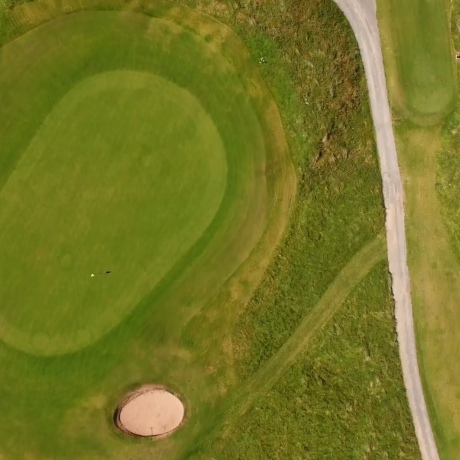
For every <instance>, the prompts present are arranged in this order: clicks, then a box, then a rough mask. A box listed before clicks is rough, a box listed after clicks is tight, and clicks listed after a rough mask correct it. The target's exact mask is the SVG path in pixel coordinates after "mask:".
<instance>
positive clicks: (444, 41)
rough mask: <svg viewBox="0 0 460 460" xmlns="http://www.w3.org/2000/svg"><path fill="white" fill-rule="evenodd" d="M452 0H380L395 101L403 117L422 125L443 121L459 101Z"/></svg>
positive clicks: (389, 79)
mask: <svg viewBox="0 0 460 460" xmlns="http://www.w3.org/2000/svg"><path fill="white" fill-rule="evenodd" d="M447 3H448V2H446V1H445V0H405V1H399V0H389V1H387V2H378V5H379V11H380V19H381V20H380V22H379V26H380V30H381V31H383V33H384V34H385V36H386V40H388V46H387V48H386V56H385V58H386V61H385V65H386V67H387V72H386V73H387V78H388V84H389V86H390V90H391V91H390V95H391V97H392V98H391V102H392V104H393V106H394V108H395V109H397V110H398V112H400V114H402V115H403V116H404V117H407V118H409V119H410V120H411V121H413V122H415V123H418V124H422V125H426V124H433V123H436V122H439V121H440V120H442V118H443V117H444V116H445V115H447V114H448V113H449V112H450V111H451V110H452V109H453V108H454V105H455V94H456V78H455V74H454V56H453V50H452V47H451V42H450V34H449V24H448V11H447ZM408 18H411V20H410V21H409V20H408Z"/></svg>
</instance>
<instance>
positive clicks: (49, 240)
mask: <svg viewBox="0 0 460 460" xmlns="http://www.w3.org/2000/svg"><path fill="white" fill-rule="evenodd" d="M95 128H96V129H97V132H95ZM114 128H115V129H114ZM85 133H88V134H89V133H93V134H91V135H85ZM226 173H227V166H226V157H225V150H224V146H223V144H222V141H221V139H220V136H219V133H218V131H217V129H216V127H215V125H214V123H213V122H212V120H211V119H210V117H209V115H208V114H207V113H206V112H205V111H204V109H203V108H202V106H201V105H200V103H199V101H198V100H197V99H196V98H195V97H194V96H193V95H192V94H190V93H189V92H188V91H186V90H184V89H182V88H179V87H178V86H177V85H175V84H173V83H171V82H169V81H167V80H165V79H163V78H159V77H156V76H154V75H151V74H147V73H141V72H132V71H115V72H106V73H102V74H98V75H96V76H94V77H90V78H88V79H85V80H83V81H82V82H81V83H79V84H78V85H76V86H75V87H74V88H73V89H72V90H71V91H70V92H69V93H67V94H66V96H65V97H63V98H62V99H61V100H60V101H59V103H58V104H56V105H55V107H54V108H53V110H52V111H51V112H50V113H49V115H48V116H47V117H46V119H45V120H44V122H43V124H42V125H41V127H40V129H39V130H38V132H37V133H36V134H35V136H34V138H33V139H32V141H31V143H30V145H29V147H28V148H27V149H26V150H25V151H24V153H23V154H22V156H21V159H20V160H19V161H18V163H17V165H16V169H15V171H14V172H12V174H11V175H10V176H9V178H8V181H7V182H6V184H5V185H4V186H3V189H2V192H1V194H0V228H1V229H2V230H0V246H1V247H2V267H4V269H5V270H4V276H3V283H4V287H3V288H2V290H1V291H0V305H2V325H1V331H2V338H3V339H4V340H6V342H8V343H9V344H11V345H13V346H15V347H18V348H20V349H24V350H34V349H37V350H41V349H43V350H44V351H46V352H48V353H49V352H64V351H71V350H74V349H77V348H80V347H81V346H85V345H88V344H89V343H91V342H93V341H95V340H97V339H98V338H100V337H101V335H102V334H104V333H106V332H108V331H109V330H110V329H111V328H113V327H114V326H115V325H116V324H117V323H118V322H120V321H121V320H122V319H123V318H124V317H126V315H128V314H129V313H130V312H131V311H132V309H133V308H134V307H135V306H136V305H137V303H138V302H139V301H140V300H141V299H142V297H143V296H144V295H145V294H146V293H147V292H149V291H150V290H152V289H153V288H154V287H155V285H156V284H157V283H158V282H159V280H160V279H161V278H162V277H163V276H165V275H166V273H167V272H168V271H169V270H170V269H171V268H172V267H173V266H174V264H176V263H177V262H178V260H179V259H180V257H181V256H182V255H183V254H184V253H185V252H186V251H187V250H188V249H190V247H191V246H192V245H193V244H194V243H195V242H196V241H197V240H198V238H199V237H200V236H201V234H202V233H203V232H204V230H205V229H206V227H207V226H208V225H209V224H210V223H211V221H212V219H213V217H214V215H215V214H216V212H217V210H218V209H219V205H220V203H221V201H222V197H223V195H224V191H225V185H226ZM19 254H20V255H21V256H20V257H18V255H19ZM101 271H102V276H100V275H99V273H100V272H101ZM107 271H110V273H108V274H107V273H106V272H107ZM2 272H3V270H2ZM91 274H95V276H94V277H91ZM25 284H26V286H27V288H26V289H25ZM25 310H26V311H27V313H26V314H25Z"/></svg>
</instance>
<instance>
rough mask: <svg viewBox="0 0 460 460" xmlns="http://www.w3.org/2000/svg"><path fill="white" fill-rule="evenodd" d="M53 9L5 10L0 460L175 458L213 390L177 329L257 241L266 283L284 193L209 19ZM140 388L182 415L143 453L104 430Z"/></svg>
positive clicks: (248, 83)
mask: <svg viewBox="0 0 460 460" xmlns="http://www.w3.org/2000/svg"><path fill="white" fill-rule="evenodd" d="M113 6H116V5H113ZM55 7H56V5H55V4H54V3H53V4H51V3H46V2H43V3H40V4H37V3H31V4H25V5H22V6H21V7H20V8H19V9H18V10H12V11H10V12H8V13H7V19H8V21H9V22H8V24H9V26H10V27H9V31H8V35H7V41H6V44H5V45H4V46H3V47H2V49H1V54H0V67H1V72H0V73H1V77H0V79H1V84H0V98H1V99H2V101H3V104H2V108H1V110H0V119H1V125H2V127H1V128H0V137H1V139H2V146H3V148H2V156H1V160H0V171H1V174H0V185H1V195H0V202H1V209H2V210H1V217H0V220H1V222H2V231H1V234H0V240H1V247H2V254H1V255H2V257H1V262H0V264H1V271H2V273H4V274H5V277H6V286H7V287H6V288H5V289H2V291H1V305H2V310H1V318H2V325H1V335H2V344H1V347H0V361H1V363H2V364H1V366H2V379H1V383H0V385H1V387H2V391H3V392H4V395H5V398H2V402H1V410H2V413H3V414H4V416H3V417H2V420H3V422H2V429H3V430H4V431H3V433H2V434H1V435H0V438H1V441H0V444H1V446H2V447H1V451H0V452H1V454H2V455H4V456H6V457H7V458H21V457H24V456H27V455H34V456H40V458H47V457H49V456H53V457H54V456H57V457H58V458H101V457H102V458H103V457H107V458H126V452H127V451H128V452H129V455H130V457H131V458H133V457H134V458H145V456H146V455H147V454H148V453H149V452H150V451H151V450H152V449H154V450H155V452H159V453H160V455H168V456H174V455H176V454H177V451H178V449H179V448H180V446H181V445H182V444H183V443H186V442H190V440H193V437H194V430H195V429H196V427H197V426H200V424H204V423H206V420H207V419H210V418H211V419H212V417H213V411H212V407H213V404H214V401H215V399H216V398H218V397H219V391H220V388H219V387H217V386H216V385H215V384H214V382H213V381H212V379H210V378H209V377H208V376H207V375H206V370H205V369H204V368H203V367H202V363H201V362H198V360H197V356H195V355H194V354H193V353H190V352H188V351H187V350H186V349H185V348H183V347H181V344H180V340H179V338H180V336H181V333H182V329H183V328H184V326H185V324H186V323H187V322H188V320H189V319H190V317H191V316H193V315H194V314H196V312H197V311H199V310H200V308H202V306H203V304H205V303H206V302H207V301H208V300H209V299H210V298H212V296H213V295H215V293H216V292H217V291H218V289H219V288H220V287H221V285H222V284H224V283H225V282H226V280H227V279H228V278H229V277H230V276H231V275H232V273H233V272H234V271H235V270H236V269H237V268H239V267H240V266H241V264H242V263H243V262H244V261H245V260H246V259H247V258H248V255H249V254H250V252H251V251H252V250H253V249H254V247H255V246H257V248H258V250H259V251H261V252H263V253H264V255H263V256H259V257H258V259H257V263H258V266H257V267H255V268H252V269H251V270H252V271H254V273H256V272H257V271H258V270H259V271H261V270H263V268H264V260H265V259H267V258H268V257H269V256H270V252H271V250H272V247H273V246H274V245H276V242H277V240H278V239H279V235H280V234H281V231H282V229H283V227H284V223H285V222H286V219H287V216H288V212H287V211H288V207H289V203H290V202H291V200H292V197H293V193H294V192H295V180H294V176H293V172H292V166H291V164H290V160H289V157H288V155H287V147H286V143H285V140H284V133H283V130H282V126H281V123H280V120H279V115H278V112H277V110H276V106H275V105H274V103H273V102H272V101H271V97H270V94H269V93H268V91H267V89H266V88H265V85H264V83H263V82H262V80H261V79H260V76H259V75H258V73H257V69H256V66H255V64H252V63H251V62H250V61H249V60H248V56H247V53H246V52H245V50H244V48H243V49H240V50H238V46H233V47H231V46H230V45H231V42H232V40H234V41H236V42H237V45H239V42H238V40H237V38H236V37H235V36H234V35H232V34H231V33H230V31H229V30H227V29H225V28H224V26H223V25H221V24H218V23H215V22H213V21H212V20H211V19H210V18H203V19H201V20H200V17H199V16H198V15H194V14H193V12H191V11H190V12H189V11H188V10H181V14H182V17H183V18H184V19H183V20H185V19H186V16H187V15H188V16H189V17H190V20H191V21H192V22H195V21H197V20H200V21H199V22H198V23H197V25H196V27H194V26H193V24H187V26H185V25H184V26H181V25H180V23H179V21H174V15H175V14H177V10H174V11H172V10H171V11H169V14H170V16H169V18H168V19H166V18H165V15H166V14H168V12H167V11H166V10H164V9H163V10H162V13H161V14H162V16H160V17H155V18H154V17H152V16H148V15H146V14H141V13H136V12H133V11H125V12H124V13H123V14H120V13H118V12H116V11H84V12H81V13H79V12H76V13H75V14H67V15H63V14H62V13H63V11H64V10H65V11H66V12H68V10H69V8H70V7H74V8H75V9H76V11H78V10H79V9H81V5H80V3H79V2H74V3H71V2H66V5H63V4H61V5H60V7H61V8H62V9H61V10H60V12H59V11H56V9H55ZM94 7H95V5H94V3H92V4H91V8H94ZM99 7H102V8H104V5H103V4H101V5H99ZM58 10H59V8H58ZM154 11H156V13H157V16H158V15H159V14H160V12H159V11H158V10H154ZM46 13H48V14H46ZM152 14H153V13H152ZM55 16H56V17H58V18H57V19H56V20H54V21H48V20H47V19H53V18H54V17H55ZM25 18H27V20H28V22H27V27H28V28H29V29H30V31H29V32H28V33H26V34H23V32H24V24H26V22H25ZM31 18H33V19H34V21H35V22H33V21H32V22H31ZM172 21H173V22H172ZM40 24H42V25H41V26H40V27H38V26H39V25H40ZM209 24H211V25H213V26H214V30H213V31H211V32H209V33H208V35H207V37H206V38H207V39H206V40H204V39H203V38H202V35H201V33H200V31H199V30H198V26H203V27H204V26H205V25H209ZM222 37H224V38H225V43H228V44H229V47H228V49H227V50H226V51H225V52H223V53H222V52H221V51H222V50H221V49H220V47H219V46H216V42H217V41H218V40H221V38H222ZM69 50H73V52H72V53H69ZM232 53H237V54H236V55H235V54H232ZM245 53H246V54H245ZM37 54H40V56H41V58H40V60H39V61H36V60H35V59H34V56H36V55H37ZM171 56H180V57H181V59H180V60H176V61H172V60H171ZM31 62H34V63H35V64H33V65H32V66H31V65H30V63H31ZM233 62H238V63H239V65H243V67H244V73H241V72H240V71H239V70H238V69H237V68H236V67H235V66H234V65H233ZM25 68H27V69H28V71H27V72H24V69H25ZM213 88H215V90H214V89H213ZM245 267H246V269H247V270H249V269H250V267H251V261H249V262H247V264H246V265H245ZM106 270H110V271H111V273H110V275H104V274H103V275H100V276H99V272H100V271H102V272H103V273H104V272H105V271H106ZM91 273H96V275H97V276H95V277H94V278H91V277H90V274H91ZM26 283H27V284H26ZM25 285H27V289H25V288H24V286H25ZM229 327H231V325H229ZM24 352H25V353H24ZM69 352H73V353H72V354H68V353H69ZM66 353H67V354H66ZM152 381H153V382H161V383H164V384H166V385H168V386H170V387H171V388H172V389H173V390H176V391H177V392H178V393H179V394H181V395H183V396H184V398H185V400H186V403H187V407H188V410H190V407H197V408H199V409H198V410H195V411H194V412H193V414H194V417H193V418H191V420H190V422H189V423H188V424H187V425H186V426H185V427H184V430H182V431H181V433H179V434H178V436H177V437H175V439H174V440H168V441H165V442H164V443H162V444H159V445H156V446H152V444H150V443H145V442H138V441H130V440H126V439H123V437H122V436H121V435H117V434H116V433H115V432H114V429H113V428H112V424H111V422H110V417H111V414H112V411H113V410H114V408H115V405H116V403H117V402H118V400H119V398H120V397H121V396H122V395H123V393H124V392H125V391H126V390H127V389H129V388H131V387H133V386H135V385H136V384H138V383H141V382H152ZM14 382H16V383H14ZM205 389H206V390H205ZM19 426H20V427H22V428H21V429H20V430H18V429H17V427H19ZM14 427H16V428H14ZM26 439H27V440H26ZM95 439H97V443H96V442H95V441H94V440H95ZM175 453H176V454H175Z"/></svg>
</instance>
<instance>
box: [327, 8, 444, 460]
mask: <svg viewBox="0 0 460 460" xmlns="http://www.w3.org/2000/svg"><path fill="white" fill-rule="evenodd" d="M334 1H335V2H336V3H337V5H338V6H339V8H340V9H341V10H342V11H343V13H344V14H345V16H346V18H347V19H348V21H349V22H350V25H351V27H352V29H353V32H354V33H355V35H356V39H357V41H358V45H359V49H360V51H361V57H362V60H363V64H364V70H365V72H366V78H367V85H368V89H369V96H370V102H371V111H372V119H373V121H374V128H375V133H376V140H377V151H378V154H379V160H380V171H381V174H382V181H383V194H384V201H385V209H386V222H385V223H386V230H387V244H388V262H389V265H390V272H391V275H392V288H393V295H394V299H395V315H396V330H397V334H398V343H399V354H400V357H401V366H402V370H403V377H404V384H405V386H406V391H407V396H408V399H409V406H410V409H411V412H412V418H413V421H414V426H415V433H416V435H417V440H418V444H419V447H420V451H421V454H422V457H423V459H424V460H438V459H439V453H438V450H437V448H436V442H435V440H434V435H433V430H432V428H431V425H430V419H429V417H428V410H427V407H426V402H425V398H424V395H423V389H422V382H421V380H420V372H419V368H418V362H417V349H416V346H415V332H414V319H413V316H412V302H411V296H410V280H409V269H408V267H407V248H406V237H405V226H404V202H403V187H402V182H401V175H400V172H399V166H398V157H397V153H396V144H395V139H394V133H393V125H392V119H391V111H390V105H389V103H388V96H387V86H386V81H385V71H384V67H383V56H382V50H381V45H380V37H379V29H378V25H377V18H376V5H375V0H334Z"/></svg>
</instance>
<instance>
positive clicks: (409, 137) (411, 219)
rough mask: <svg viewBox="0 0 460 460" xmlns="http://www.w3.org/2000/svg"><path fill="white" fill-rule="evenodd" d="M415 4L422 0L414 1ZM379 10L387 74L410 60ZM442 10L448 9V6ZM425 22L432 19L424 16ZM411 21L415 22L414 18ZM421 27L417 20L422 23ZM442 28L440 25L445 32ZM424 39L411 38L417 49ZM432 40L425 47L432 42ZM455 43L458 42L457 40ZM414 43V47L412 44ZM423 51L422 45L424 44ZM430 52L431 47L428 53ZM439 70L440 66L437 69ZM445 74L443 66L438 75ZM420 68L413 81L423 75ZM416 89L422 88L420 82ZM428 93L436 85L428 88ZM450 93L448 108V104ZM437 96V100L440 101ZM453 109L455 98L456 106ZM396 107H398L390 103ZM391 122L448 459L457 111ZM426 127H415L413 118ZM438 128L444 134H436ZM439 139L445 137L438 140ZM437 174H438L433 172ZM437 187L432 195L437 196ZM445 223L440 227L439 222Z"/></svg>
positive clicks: (459, 430)
mask: <svg viewBox="0 0 460 460" xmlns="http://www.w3.org/2000/svg"><path fill="white" fill-rule="evenodd" d="M419 3H420V5H421V6H420V8H422V9H423V7H424V5H425V2H419ZM379 6H381V8H380V23H381V24H383V27H382V29H381V30H382V31H383V33H382V40H383V42H384V44H386V46H385V47H384V49H385V50H386V55H385V58H386V62H385V63H386V64H387V74H388V76H389V78H390V80H391V79H394V76H395V74H394V68H393V67H392V59H393V58H392V56H393V55H394V54H399V55H400V56H401V59H406V60H407V61H408V62H409V61H410V60H411V57H410V55H409V54H408V53H407V52H406V50H405V48H404V47H403V46H399V44H398V47H397V48H395V44H394V43H393V42H392V40H391V38H390V37H389V33H388V31H389V29H388V27H389V25H390V23H391V21H392V20H393V19H394V18H390V17H389V12H388V9H387V6H386V3H385V2H382V4H381V5H379ZM434 6H436V7H437V11H438V13H437V14H438V15H439V16H440V15H441V13H442V15H443V16H447V14H445V13H446V8H443V7H447V2H446V3H444V2H438V3H433V8H434ZM451 6H452V7H453V13H454V15H453V16H452V17H451V16H450V14H449V18H450V19H452V27H453V28H452V31H453V33H454V37H456V38H455V40H456V41H457V42H458V29H456V22H457V19H456V18H458V8H459V6H458V2H455V3H453V4H452V5H451ZM449 13H450V11H449ZM428 16H429V15H428V13H427V21H432V20H433V19H432V18H428ZM414 24H415V21H414ZM422 24H423V22H422ZM447 33H448V29H447ZM438 34H439V36H440V37H444V35H445V34H446V28H445V26H444V25H442V24H441V23H439V24H438V27H436V24H433V23H431V28H430V35H428V34H427V37H428V36H438ZM423 43H425V42H424V41H420V42H418V45H417V46H419V45H420V46H421V45H422V44H423ZM433 43H434V44H435V43H438V41H436V40H433ZM443 43H444V45H443V49H439V53H440V55H443V56H447V55H450V59H451V61H452V62H453V60H454V57H453V55H452V53H451V43H450V37H449V35H448V39H447V41H446V39H443ZM434 44H433V46H434ZM457 44H458V43H457ZM414 46H415V45H414ZM426 49H427V50H429V49H430V48H429V47H428V48H426ZM433 53H434V52H433ZM431 62H432V65H433V66H434V65H438V64H437V63H438V57H436V56H435V55H434V54H433V55H432V57H431ZM441 68H442V67H441ZM446 76H447V64H446V67H445V72H444V73H443V77H446ZM425 77H426V76H425V75H424V74H423V72H422V71H420V73H419V76H418V77H417V78H421V79H425ZM448 81H452V84H450V83H448V82H447V83H446V80H445V78H444V82H443V81H442V79H441V76H439V77H438V87H439V88H441V87H442V85H443V84H446V86H447V87H450V86H452V85H453V87H454V88H455V90H454V91H453V92H452V91H451V90H450V89H449V92H452V95H453V96H454V95H456V84H457V83H456V81H457V74H456V72H453V73H452V76H451V77H449V80H448ZM421 87H422V86H421ZM390 94H391V95H392V96H393V101H395V100H396V99H397V98H398V97H399V94H404V95H405V97H407V98H409V97H411V96H410V94H409V90H408V88H407V87H406V88H405V87H404V86H403V85H402V84H401V83H400V84H399V87H398V88H395V87H392V86H391V85H390ZM434 94H436V89H435V90H434ZM455 100H456V98H453V99H452V103H450V105H451V106H452V105H455ZM442 101H443V99H442V98H441V97H440V102H442ZM457 107H458V103H457ZM394 109H395V112H396V113H397V112H398V109H399V107H398V106H397V105H396V106H395V107H394ZM428 118H430V117H428ZM396 119H397V120H398V122H397V124H396V138H397V147H398V155H399V161H400V165H401V169H402V174H403V178H404V189H405V207H406V229H407V241H408V262H409V270H410V274H411V283H412V286H413V290H412V293H413V294H412V299H413V304H414V316H415V324H416V333H417V348H418V353H419V364H420V369H421V374H422V381H423V385H424V391H425V397H426V400H427V404H428V409H429V414H430V419H431V423H432V426H433V429H434V432H435V437H436V441H437V446H438V449H439V452H440V455H441V458H443V459H454V458H457V456H458V450H459V448H460V418H459V417H458V413H459V408H460V406H459V403H460V399H459V394H458V382H460V373H459V371H458V367H457V364H456V358H455V354H456V353H457V351H456V350H458V346H459V344H460V335H459V334H458V327H457V325H458V324H460V316H459V314H458V308H457V304H458V298H459V296H460V291H459V286H460V283H459V282H460V279H459V277H458V270H459V261H460V259H458V257H456V255H457V254H458V249H456V248H455V246H456V243H455V234H456V232H457V230H456V225H457V224H456V223H455V222H456V215H457V214H458V209H457V207H458V206H457V204H456V202H457V199H456V198H457V197H458V195H455V193H456V192H455V190H456V182H455V181H454V179H455V175H456V169H457V167H458V166H456V165H457V163H458V162H457V161H456V160H455V158H456V155H457V152H456V146H455V143H454V142H453V140H454V136H455V134H454V133H455V128H454V126H456V124H455V120H456V119H458V108H457V109H455V111H454V113H452V114H450V115H449V114H448V111H443V110H439V111H438V115H437V116H436V117H435V118H431V119H425V120H420V119H415V120H414V119H413V118H410V117H409V120H402V119H400V117H399V115H397V116H396ZM413 121H416V122H417V123H419V124H421V125H422V126H423V125H426V124H427V123H428V122H429V123H431V125H432V126H430V127H427V126H425V127H420V126H419V125H417V124H416V123H413ZM443 132H444V133H445V134H444V135H443V134H442V133H443ZM443 138H446V139H449V140H447V141H443ZM437 171H438V172H437ZM437 192H438V193H437ZM445 223H447V226H446V225H445Z"/></svg>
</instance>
